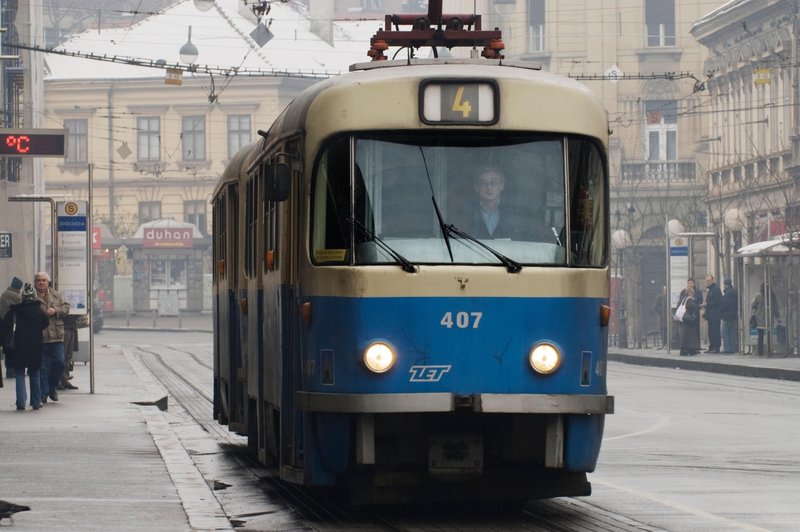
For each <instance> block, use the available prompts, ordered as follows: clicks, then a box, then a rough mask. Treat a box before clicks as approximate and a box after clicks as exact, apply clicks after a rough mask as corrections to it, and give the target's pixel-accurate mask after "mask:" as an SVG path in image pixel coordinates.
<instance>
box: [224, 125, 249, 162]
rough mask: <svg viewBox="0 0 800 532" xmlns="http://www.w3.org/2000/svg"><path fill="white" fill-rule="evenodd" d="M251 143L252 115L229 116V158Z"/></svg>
mask: <svg viewBox="0 0 800 532" xmlns="http://www.w3.org/2000/svg"><path fill="white" fill-rule="evenodd" d="M249 142H250V115H228V158H229V159H230V158H231V157H233V156H234V155H236V152H238V151H239V150H241V149H242V148H244V147H245V146H247V144H248V143H249Z"/></svg>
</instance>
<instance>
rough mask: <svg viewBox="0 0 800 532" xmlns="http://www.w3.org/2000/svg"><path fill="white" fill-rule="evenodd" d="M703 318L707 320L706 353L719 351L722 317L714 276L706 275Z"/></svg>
mask: <svg viewBox="0 0 800 532" xmlns="http://www.w3.org/2000/svg"><path fill="white" fill-rule="evenodd" d="M705 309H706V310H705V313H704V314H703V318H704V319H705V320H706V321H707V322H708V349H706V352H708V353H719V347H720V341H721V338H720V328H719V326H720V319H722V292H721V291H720V289H719V286H717V282H716V280H715V279H714V276H713V275H711V274H709V275H706V304H705Z"/></svg>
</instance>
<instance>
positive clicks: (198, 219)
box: [183, 200, 208, 234]
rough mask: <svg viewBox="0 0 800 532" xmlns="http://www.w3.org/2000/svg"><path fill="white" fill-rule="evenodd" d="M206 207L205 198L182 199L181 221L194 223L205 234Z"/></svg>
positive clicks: (206, 221)
mask: <svg viewBox="0 0 800 532" xmlns="http://www.w3.org/2000/svg"><path fill="white" fill-rule="evenodd" d="M206 209H207V203H206V201H205V200H191V201H184V202H183V221H184V222H188V223H190V224H194V225H196V226H197V228H198V229H200V231H201V232H202V233H203V234H205V233H206V224H207V223H208V220H207V217H206V216H207V215H206Z"/></svg>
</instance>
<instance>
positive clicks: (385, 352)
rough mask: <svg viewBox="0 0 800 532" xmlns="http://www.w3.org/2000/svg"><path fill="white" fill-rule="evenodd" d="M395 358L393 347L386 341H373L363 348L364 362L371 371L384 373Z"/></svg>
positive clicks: (390, 366)
mask: <svg viewBox="0 0 800 532" xmlns="http://www.w3.org/2000/svg"><path fill="white" fill-rule="evenodd" d="M396 360H397V356H396V355H395V352H394V348H393V347H392V346H390V345H389V344H387V343H386V342H373V343H371V344H369V345H368V346H367V348H366V349H365V350H364V364H365V365H366V366H367V369H369V370H370V371H371V372H373V373H386V372H387V371H389V370H390V369H392V366H394V363H395V361H396Z"/></svg>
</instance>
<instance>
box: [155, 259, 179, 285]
mask: <svg viewBox="0 0 800 532" xmlns="http://www.w3.org/2000/svg"><path fill="white" fill-rule="evenodd" d="M150 288H186V259H185V258H165V259H151V260H150Z"/></svg>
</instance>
